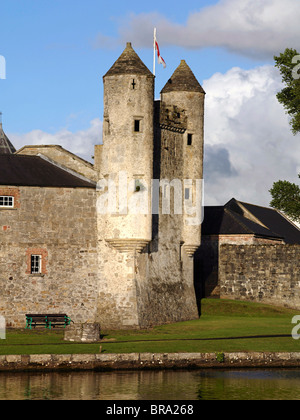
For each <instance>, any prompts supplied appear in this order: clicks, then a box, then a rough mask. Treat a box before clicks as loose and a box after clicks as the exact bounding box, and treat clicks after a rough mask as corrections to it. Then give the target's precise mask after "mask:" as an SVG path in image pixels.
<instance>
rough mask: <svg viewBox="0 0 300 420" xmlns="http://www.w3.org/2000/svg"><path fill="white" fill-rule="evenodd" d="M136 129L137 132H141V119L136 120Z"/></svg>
mask: <svg viewBox="0 0 300 420" xmlns="http://www.w3.org/2000/svg"><path fill="white" fill-rule="evenodd" d="M134 131H135V132H136V133H139V132H140V131H141V121H140V120H134Z"/></svg>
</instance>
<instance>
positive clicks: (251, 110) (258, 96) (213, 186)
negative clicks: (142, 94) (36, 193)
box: [0, 0, 300, 206]
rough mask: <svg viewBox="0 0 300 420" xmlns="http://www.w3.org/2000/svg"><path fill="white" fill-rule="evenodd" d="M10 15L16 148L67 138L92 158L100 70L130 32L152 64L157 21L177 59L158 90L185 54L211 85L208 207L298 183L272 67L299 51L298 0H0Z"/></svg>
mask: <svg viewBox="0 0 300 420" xmlns="http://www.w3.org/2000/svg"><path fill="white" fill-rule="evenodd" d="M0 17H1V25H0V57H2V58H4V59H5V70H6V71H5V76H6V78H5V79H4V78H1V69H0V112H2V113H3V128H4V130H5V132H6V134H7V135H8V137H9V138H10V140H11V141H12V143H13V144H14V146H15V147H16V149H19V148H21V147H23V146H25V145H30V144H59V145H61V146H63V147H64V148H66V149H67V150H69V151H71V152H73V153H75V154H78V155H79V156H81V157H82V158H84V159H86V160H88V161H90V162H92V156H93V150H94V145H95V144H100V143H101V142H102V119H103V81H102V77H103V75H104V74H105V73H106V72H107V71H108V69H109V68H110V67H111V66H112V64H113V63H114V62H115V61H116V60H117V58H118V57H119V56H120V54H121V53H122V51H123V50H124V48H125V46H126V42H132V46H133V48H134V49H135V51H136V52H137V53H138V55H139V56H140V57H141V59H142V60H143V62H144V63H145V64H146V66H147V67H148V68H149V69H150V70H151V71H152V67H153V47H152V46H153V29H154V27H156V28H157V40H158V43H159V46H160V52H161V55H162V57H163V58H164V60H165V62H166V64H167V67H166V68H165V69H164V68H163V67H162V66H161V65H158V64H156V81H155V83H156V85H155V96H156V98H157V99H159V94H160V90H161V89H162V88H163V86H164V85H165V83H166V82H167V80H168V79H169V78H170V76H171V75H172V73H173V72H174V70H175V69H176V67H177V66H178V65H179V63H180V60H181V59H184V60H186V62H187V64H188V65H189V66H190V68H191V69H192V71H193V72H194V74H195V76H196V77H197V79H198V81H199V83H200V84H201V85H202V86H203V88H204V90H205V91H206V99H205V146H204V183H205V205H223V204H225V203H226V202H227V201H229V200H230V199H231V198H233V197H234V198H236V199H238V200H241V201H245V202H248V203H252V204H257V205H262V206H268V205H269V203H270V200H271V196H270V193H269V190H270V188H271V187H272V185H273V182H275V181H277V180H279V179H282V180H288V181H291V182H294V183H299V179H298V177H297V174H298V173H300V134H298V135H296V136H294V135H293V134H292V133H291V127H290V125H289V118H288V115H286V113H285V110H284V108H283V107H282V105H280V104H279V103H278V101H277V99H276V93H277V92H278V91H280V90H281V89H282V88H283V87H284V85H283V84H282V81H281V77H280V73H279V71H278V69H276V68H275V67H274V55H279V54H280V53H281V52H284V50H285V49H286V48H294V49H296V50H297V51H298V52H299V53H300V24H299V22H300V1H299V0H285V1H283V0H198V1H196V0H185V1H184V2H174V0H172V1H171V0H163V1H161V2H158V1H152V2H145V1H141V0H139V1H137V0H127V1H126V2H125V1H120V0H111V1H110V2H107V1H102V0H85V1H83V0H72V1H71V0H51V1H50V0H43V1H38V0H22V1H20V0H1V4H0ZM2 62H3V59H2ZM0 63H1V60H0Z"/></svg>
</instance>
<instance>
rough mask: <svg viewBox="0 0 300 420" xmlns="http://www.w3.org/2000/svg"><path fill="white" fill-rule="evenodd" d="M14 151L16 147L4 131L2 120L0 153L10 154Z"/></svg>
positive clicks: (0, 125) (0, 126)
mask: <svg viewBox="0 0 300 420" xmlns="http://www.w3.org/2000/svg"><path fill="white" fill-rule="evenodd" d="M15 151H16V149H15V148H14V146H13V145H12V144H11V142H10V141H9V139H8V138H7V136H6V134H5V133H4V131H3V128H2V122H0V155H12V154H13V153H15Z"/></svg>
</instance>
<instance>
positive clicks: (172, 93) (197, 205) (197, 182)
mask: <svg viewBox="0 0 300 420" xmlns="http://www.w3.org/2000/svg"><path fill="white" fill-rule="evenodd" d="M204 97H205V92H204V90H203V88H202V87H201V85H200V84H199V82H198V81H197V79H196V77H195V76H194V74H193V72H192V71H191V69H190V68H189V66H188V65H187V64H186V62H185V61H184V60H181V63H180V65H179V66H178V67H177V69H176V70H175V72H174V73H173V75H172V76H171V78H170V79H169V80H168V82H167V83H166V85H165V86H164V88H163V89H162V91H161V118H160V123H161V127H164V125H166V126H168V127H169V129H173V130H174V131H175V130H177V131H179V132H181V133H182V143H183V144H182V149H181V150H182V169H181V176H182V181H183V185H182V188H183V201H184V204H185V205H184V206H183V207H184V211H183V228H182V243H183V247H184V250H185V251H186V252H187V254H188V255H189V256H193V254H194V252H195V250H196V249H197V248H198V247H199V245H200V243H201V214H200V212H201V199H202V178H203V163H202V162H203V137H204V133H203V132H204V130H203V126H204ZM172 127H173V128H172Z"/></svg>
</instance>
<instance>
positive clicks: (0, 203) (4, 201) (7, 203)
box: [0, 195, 14, 207]
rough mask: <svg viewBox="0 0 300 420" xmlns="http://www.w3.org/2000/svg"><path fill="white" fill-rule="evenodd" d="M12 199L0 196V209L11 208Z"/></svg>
mask: <svg viewBox="0 0 300 420" xmlns="http://www.w3.org/2000/svg"><path fill="white" fill-rule="evenodd" d="M13 206H14V197H12V196H6V195H2V196H0V207H13Z"/></svg>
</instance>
